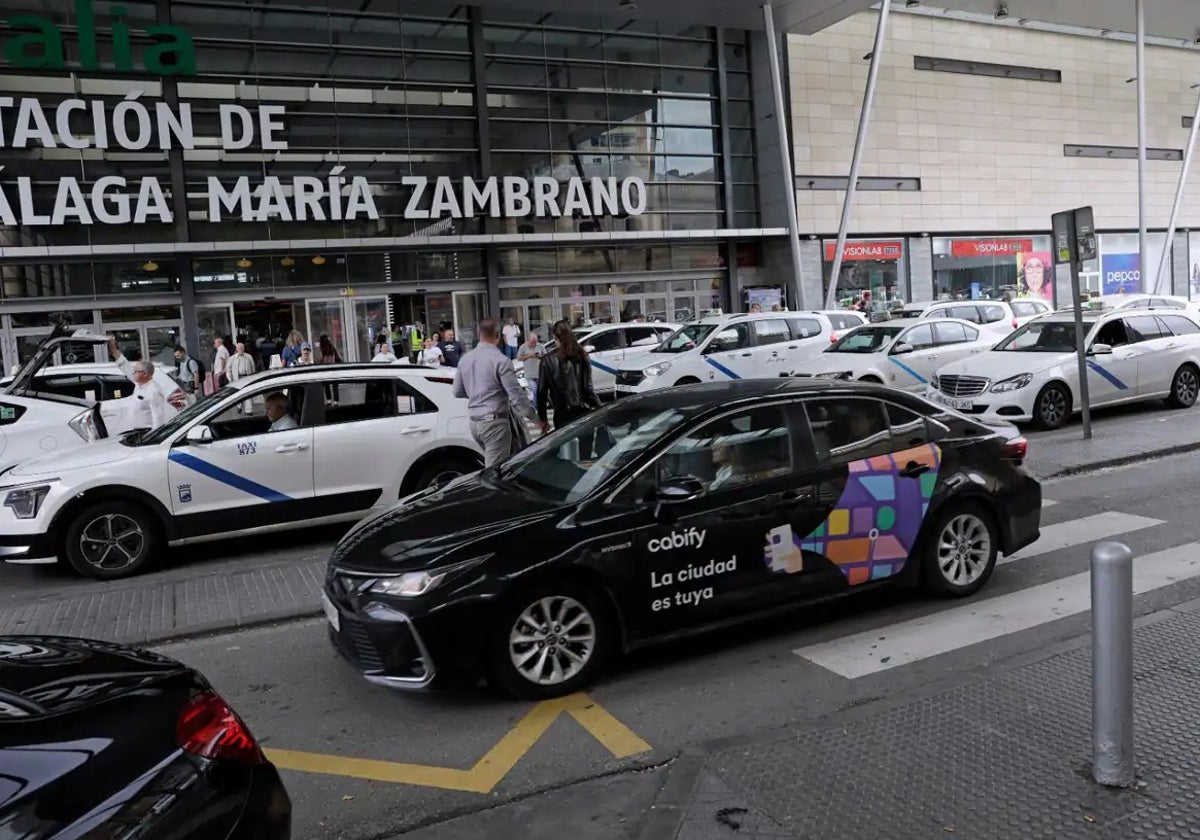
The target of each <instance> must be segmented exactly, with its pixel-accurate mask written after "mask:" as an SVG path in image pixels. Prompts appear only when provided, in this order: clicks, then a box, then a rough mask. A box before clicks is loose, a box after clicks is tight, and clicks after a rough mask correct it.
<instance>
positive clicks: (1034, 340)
mask: <svg viewBox="0 0 1200 840" xmlns="http://www.w3.org/2000/svg"><path fill="white" fill-rule="evenodd" d="M1083 320H1084V330H1085V336H1086V337H1085V341H1084V347H1085V348H1086V351H1087V372H1088V391H1089V395H1090V400H1089V402H1090V405H1091V406H1093V407H1097V406H1108V405H1120V404H1122V403H1130V402H1139V401H1144V400H1162V399H1165V400H1166V401H1167V402H1168V403H1169V404H1170V405H1172V406H1175V407H1177V408H1189V407H1191V406H1192V405H1194V404H1195V402H1196V396H1197V394H1198V393H1200V321H1197V319H1196V318H1195V317H1193V316H1191V315H1190V314H1188V313H1186V312H1183V311H1167V310H1164V311H1161V312H1157V311H1156V312H1146V311H1144V310H1143V311H1140V312H1139V311H1138V310H1136V309H1133V310H1118V311H1115V312H1113V311H1106V310H1099V309H1088V310H1084V313H1083ZM1075 347H1076V344H1075V321H1074V315H1073V313H1072V312H1071V310H1069V309H1068V310H1062V311H1059V312H1056V313H1054V314H1053V315H1046V316H1043V317H1042V318H1039V319H1037V320H1035V321H1031V322H1030V323H1028V324H1026V325H1025V326H1023V327H1021V328H1020V329H1019V330H1017V331H1016V332H1014V333H1013V334H1012V335H1010V336H1009V337H1008V338H1006V339H1004V340H1003V341H1001V342H1000V343H999V344H997V345H996V346H995V348H994V349H992V350H990V351H988V352H986V353H981V354H979V355H977V356H973V357H971V358H970V359H966V360H963V361H959V362H953V363H951V364H948V365H946V366H945V367H943V368H941V369H940V370H938V372H937V375H936V376H934V378H933V380H932V382H931V383H930V386H929V388H928V389H927V392H926V398H927V399H930V400H933V401H934V402H937V403H941V404H942V405H946V406H949V407H950V408H954V409H956V410H958V411H961V412H963V413H965V414H968V415H971V416H974V417H979V418H980V419H983V420H985V421H986V420H1000V421H1005V422H1009V423H1032V424H1034V425H1035V426H1037V427H1038V428H1042V429H1057V428H1058V427H1060V426H1062V425H1063V424H1064V423H1065V422H1066V421H1067V419H1068V418H1070V416H1071V415H1072V414H1073V413H1075V412H1076V411H1079V410H1080V404H1081V398H1080V392H1079V368H1078V357H1077V356H1076V352H1075Z"/></svg>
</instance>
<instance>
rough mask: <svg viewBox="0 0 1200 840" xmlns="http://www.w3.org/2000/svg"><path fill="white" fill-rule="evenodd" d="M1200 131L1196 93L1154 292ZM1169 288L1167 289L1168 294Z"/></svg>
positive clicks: (1165, 261)
mask: <svg viewBox="0 0 1200 840" xmlns="http://www.w3.org/2000/svg"><path fill="white" fill-rule="evenodd" d="M1197 132H1200V93H1198V94H1196V110H1195V111H1194V112H1193V114H1192V130H1191V131H1190V132H1188V142H1187V151H1185V152H1184V153H1183V169H1181V170H1180V171H1179V184H1178V185H1176V187H1175V201H1174V202H1173V203H1172V204H1171V220H1170V221H1169V222H1167V238H1166V241H1164V242H1163V247H1162V256H1161V257H1160V258H1159V260H1158V272H1157V273H1156V274H1155V276H1154V293H1155V294H1158V293H1159V292H1158V290H1159V288H1160V287H1161V286H1162V276H1163V270H1164V269H1165V268H1166V267H1167V257H1168V255H1169V254H1170V252H1171V240H1173V239H1174V238H1175V223H1176V222H1177V221H1178V219H1179V206H1180V205H1181V204H1183V193H1184V191H1185V190H1186V188H1187V179H1188V170H1189V169H1191V167H1192V152H1193V151H1194V150H1195V148H1196V134H1197ZM1169 293H1170V290H1169V289H1168V294H1169Z"/></svg>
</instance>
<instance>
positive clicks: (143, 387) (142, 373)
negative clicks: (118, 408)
mask: <svg viewBox="0 0 1200 840" xmlns="http://www.w3.org/2000/svg"><path fill="white" fill-rule="evenodd" d="M108 352H109V353H111V354H112V357H113V361H114V362H116V363H117V367H118V368H120V369H121V373H123V374H125V376H127V377H129V380H130V381H131V382H133V399H131V400H128V401H127V402H126V404H125V414H124V416H123V417H122V418H121V428H122V429H126V430H127V429H157V428H158V427H159V426H161V425H163V424H164V423H166V422H167V421H168V420H170V419H172V418H173V417H174V416H175V415H176V414H178V412H177V411H176V410H175V406H173V405H171V403H170V402H168V401H167V395H166V394H164V393H163V390H162V388H160V387H158V383H157V382H155V381H154V362H150V361H145V360H139V361H136V362H130V361H129V360H128V359H126V358H125V354H124V353H122V352H121V348H120V347H119V346H118V345H117V339H116V337H115V336H111V335H110V336H109V337H108Z"/></svg>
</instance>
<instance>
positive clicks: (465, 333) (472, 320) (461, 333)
mask: <svg viewBox="0 0 1200 840" xmlns="http://www.w3.org/2000/svg"><path fill="white" fill-rule="evenodd" d="M486 309H487V295H486V294H485V293H483V292H455V293H454V336H455V338H457V339H458V340H459V341H460V342H462V345H463V347H464V348H466V349H467V350H470V349H471V348H472V347H474V346H475V343H476V342H477V341H478V340H479V319H480V318H481V317H482V313H483V312H484V311H485V310H486Z"/></svg>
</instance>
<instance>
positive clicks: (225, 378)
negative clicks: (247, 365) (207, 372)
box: [212, 338, 229, 388]
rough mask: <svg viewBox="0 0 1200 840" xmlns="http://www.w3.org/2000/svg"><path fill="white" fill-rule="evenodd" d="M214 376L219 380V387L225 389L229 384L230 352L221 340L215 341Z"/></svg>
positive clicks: (215, 339)
mask: <svg viewBox="0 0 1200 840" xmlns="http://www.w3.org/2000/svg"><path fill="white" fill-rule="evenodd" d="M212 372H213V376H215V377H216V378H217V387H218V388H224V387H225V386H226V385H228V384H229V351H228V350H227V349H226V348H225V341H224V339H221V338H214V339H213V366H212Z"/></svg>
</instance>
